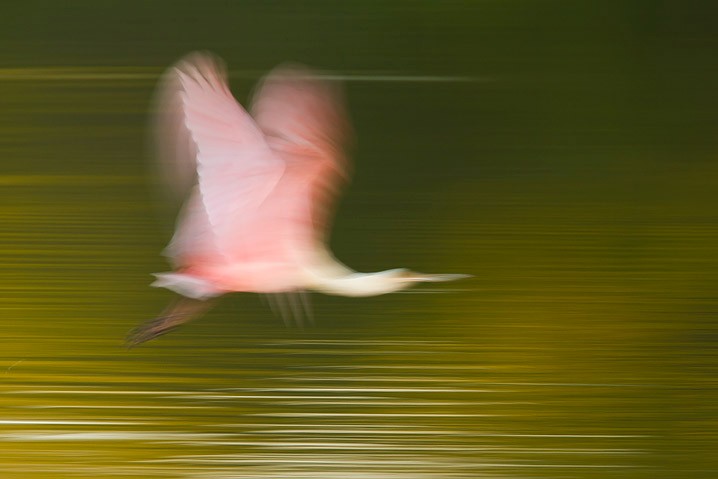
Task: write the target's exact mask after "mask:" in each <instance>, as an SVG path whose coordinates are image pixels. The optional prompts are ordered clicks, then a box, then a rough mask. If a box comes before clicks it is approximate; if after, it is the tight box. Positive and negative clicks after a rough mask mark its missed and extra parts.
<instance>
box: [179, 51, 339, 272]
mask: <svg viewBox="0 0 718 479" xmlns="http://www.w3.org/2000/svg"><path fill="white" fill-rule="evenodd" d="M174 75H175V76H176V81H174V82H173V83H172V84H173V85H175V88H176V90H175V94H176V95H178V96H179V97H180V99H181V117H182V119H183V126H184V128H186V131H187V133H188V136H189V138H191V140H192V143H193V145H194V149H195V151H196V155H195V162H196V171H197V180H196V181H197V183H196V186H195V187H194V189H193V194H192V195H191V196H190V198H189V200H188V201H187V203H186V204H185V207H184V211H183V213H182V216H181V219H180V222H179V225H178V227H177V231H176V233H175V236H174V238H173V240H172V242H171V243H170V246H169V247H168V255H169V256H170V257H172V258H174V262H175V263H176V265H178V266H191V265H193V264H197V262H198V261H200V262H208V263H244V264H250V263H265V264H270V263H271V264H273V265H277V266H279V267H280V268H286V267H289V266H290V265H292V266H295V267H296V266H299V264H300V263H301V262H302V261H305V260H307V256H308V255H314V256H317V255H321V256H322V259H326V258H327V254H326V252H325V250H324V249H323V240H324V238H325V233H324V231H325V229H326V225H327V223H328V217H329V212H330V209H331V208H330V207H329V205H330V203H332V201H331V200H332V199H333V197H334V195H335V194H336V192H337V189H338V186H339V183H340V179H341V178H345V177H346V176H347V162H346V160H345V159H344V156H343V154H342V151H341V150H342V146H343V142H344V141H345V138H346V137H347V136H348V130H349V128H348V126H347V125H348V123H347V121H346V116H345V115H344V111H343V109H342V103H341V102H340V101H339V92H338V91H336V89H335V88H334V87H333V86H331V85H329V84H327V83H326V82H322V81H320V80H319V79H317V78H316V77H315V76H313V75H312V74H311V73H310V72H309V71H308V70H306V69H303V68H300V67H283V68H280V69H277V70H275V71H273V72H272V73H270V74H269V75H268V76H267V77H266V78H265V79H264V81H263V82H262V84H261V86H260V88H259V89H258V91H257V93H256V94H255V96H254V101H253V105H252V112H253V113H254V115H255V119H254V120H253V119H252V117H250V115H249V114H248V113H247V112H246V111H245V110H244V109H243V108H242V107H241V106H240V105H239V103H237V101H236V100H235V99H234V97H233V96H232V94H231V92H230V91H229V87H228V85H227V80H226V76H225V74H224V70H223V69H222V67H221V66H220V64H219V62H218V61H217V60H216V59H214V58H213V57H211V56H208V55H206V54H194V55H192V56H190V57H187V58H186V59H185V60H183V61H181V62H180V63H179V64H178V65H177V66H176V67H175V68H174ZM281 265H284V266H281ZM275 271H280V270H275ZM282 271H286V270H282Z"/></svg>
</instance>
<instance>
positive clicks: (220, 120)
mask: <svg viewBox="0 0 718 479" xmlns="http://www.w3.org/2000/svg"><path fill="white" fill-rule="evenodd" d="M167 77H168V78H167V79H165V81H164V86H163V87H164V88H165V89H167V90H166V91H165V92H164V93H163V95H164V96H165V97H166V98H168V100H166V101H167V102H168V104H170V105H175V104H178V105H179V111H178V113H177V114H178V115H179V118H180V119H181V124H182V125H181V126H182V128H183V129H184V130H185V131H186V134H187V137H188V138H189V139H190V140H191V148H190V150H183V152H185V153H187V152H189V153H192V152H194V158H193V160H194V161H193V162H194V168H195V169H196V185H195V187H194V189H193V190H192V194H191V196H190V198H189V199H188V201H187V202H186V204H185V206H184V209H183V212H182V213H181V217H180V221H179V224H178V227H177V231H176V233H175V236H174V238H173V240H172V242H171V243H170V246H169V247H168V250H167V253H168V255H169V256H170V257H172V258H173V259H174V260H175V262H176V263H177V264H178V265H186V264H187V263H191V262H196V261H198V260H199V259H201V260H204V261H222V262H227V261H237V260H238V259H239V258H238V255H240V256H247V255H249V256H251V254H250V253H251V252H248V251H247V250H248V249H250V248H251V246H250V245H248V244H247V242H248V241H252V242H253V241H254V239H258V237H257V235H258V233H257V231H256V228H254V227H253V223H256V221H257V215H258V214H259V213H258V212H259V209H260V205H262V203H263V202H264V201H265V200H266V199H267V197H268V196H269V195H270V194H272V192H273V190H274V189H275V187H276V186H277V183H278V182H279V180H280V178H281V177H282V175H283V173H284V169H285V167H284V162H283V161H282V160H281V159H279V158H278V157H277V156H276V155H275V154H274V153H273V152H272V150H271V149H270V148H269V146H268V145H267V143H266V141H265V139H264V135H263V134H262V132H261V131H260V130H259V128H258V127H257V125H256V124H255V123H254V121H253V120H252V118H251V117H250V116H249V114H248V113H247V112H246V111H245V110H244V108H242V106H241V105H240V104H239V103H238V102H237V101H236V100H235V99H234V97H233V96H232V93H231V92H230V90H229V87H228V85H227V79H226V74H225V71H224V68H223V66H222V65H221V63H220V61H219V60H218V59H216V58H214V57H213V56H211V55H209V54H204V53H194V54H191V55H189V56H187V57H185V58H184V59H183V60H181V61H180V62H179V63H178V64H177V65H176V66H175V67H174V68H172V70H171V73H170V74H168V76H167ZM161 140H162V138H160V141H161ZM183 158H184V157H183ZM183 158H180V161H181V162H182V164H180V165H177V166H178V168H182V167H186V166H187V164H186V159H183ZM198 256H199V259H198V258H197V257H198Z"/></svg>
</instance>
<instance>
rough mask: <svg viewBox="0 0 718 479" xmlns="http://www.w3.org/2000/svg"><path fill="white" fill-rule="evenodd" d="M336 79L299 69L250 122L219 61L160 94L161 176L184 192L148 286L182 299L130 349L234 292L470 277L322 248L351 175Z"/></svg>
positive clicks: (195, 57)
mask: <svg viewBox="0 0 718 479" xmlns="http://www.w3.org/2000/svg"><path fill="white" fill-rule="evenodd" d="M340 96H341V95H340V92H339V90H338V88H337V86H336V84H335V83H329V82H327V81H323V80H322V79H321V78H320V77H318V76H316V75H314V74H313V73H312V72H311V71H310V70H308V69H307V68H305V67H301V66H280V67H278V68H277V69H275V70H274V71H272V72H271V73H269V75H267V77H266V78H264V80H263V81H262V82H261V84H260V85H259V87H258V88H257V91H256V93H255V94H254V98H253V100H252V104H251V116H250V114H249V113H247V111H245V110H244V108H242V106H241V105H240V104H239V103H238V102H237V101H236V100H235V99H234V97H233V96H232V93H231V92H230V90H229V86H228V84H227V75H226V73H225V70H224V67H223V64H222V63H221V61H220V60H218V59H217V58H216V57H214V56H212V55H210V54H207V53H193V54H190V55H188V56H187V57H185V58H184V59H182V60H181V61H179V62H178V63H177V64H176V65H175V66H173V67H172V68H170V69H169V70H168V71H167V72H166V73H165V75H164V76H163V78H162V80H161V82H160V86H159V88H158V95H157V98H158V113H157V123H156V125H155V126H156V136H157V142H158V144H157V146H158V149H159V154H158V157H159V161H160V167H162V168H163V170H164V174H163V177H164V179H165V180H167V181H168V183H169V185H170V186H171V187H172V189H173V190H174V192H175V194H177V195H179V196H187V197H188V199H187V200H186V201H185V203H184V205H183V207H182V210H181V212H180V215H179V219H178V222H177V227H176V231H175V233H174V236H173V238H172V240H171V242H170V244H169V246H168V247H167V249H166V250H165V255H166V256H167V257H168V258H169V259H170V261H171V263H172V265H173V267H174V271H173V272H170V273H159V274H156V275H155V276H156V278H157V280H156V281H155V282H154V283H153V284H152V285H153V286H156V287H163V288H168V289H170V290H173V291H175V292H177V293H179V294H180V295H181V297H180V299H178V300H176V301H175V302H173V304H171V305H170V306H169V307H168V308H167V309H166V310H165V311H164V312H163V313H162V314H161V315H160V316H159V317H158V318H156V319H154V320H151V321H148V322H146V323H144V324H142V325H140V326H139V327H138V328H137V329H135V330H134V331H132V332H131V333H130V336H129V337H128V345H129V346H134V345H137V344H140V343H143V342H145V341H148V340H150V339H153V338H155V337H157V336H159V335H161V334H164V333H166V332H168V331H170V330H171V329H173V328H175V327H176V326H178V325H180V324H182V323H185V322H187V321H189V320H191V319H192V318H193V317H195V316H197V315H199V314H200V313H202V312H203V311H204V310H205V309H207V307H208V306H209V304H210V303H211V301H209V300H210V299H211V298H214V297H217V296H220V295H222V294H225V293H229V292H235V291H238V292H241V291H244V292H256V293H288V292H303V291H318V292H321V293H325V294H333V295H343V296H373V295H380V294H385V293H391V292H393V291H398V290H401V289H404V288H407V287H409V286H410V285H412V284H413V283H417V282H426V281H450V280H454V279H459V278H461V277H464V276H465V275H446V274H438V275H437V274H422V273H416V272H413V271H409V270H406V269H391V270H388V271H380V272H377V273H358V272H356V271H353V270H352V269H350V268H348V267H347V266H345V265H344V264H342V263H340V262H339V261H338V260H337V259H335V258H334V256H333V255H332V254H331V252H330V251H329V250H328V249H327V246H326V244H325V235H326V229H327V224H328V220H329V216H330V205H331V203H332V200H333V197H334V196H335V194H336V192H337V190H338V187H339V186H340V185H341V183H342V182H343V181H344V180H346V179H347V177H348V164H347V160H346V158H345V156H344V154H343V151H342V147H343V144H344V143H345V141H346V140H347V137H348V136H349V130H350V127H349V124H348V121H347V118H346V115H345V112H344V107H343V103H342V101H341V98H340Z"/></svg>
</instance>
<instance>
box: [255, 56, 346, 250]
mask: <svg viewBox="0 0 718 479" xmlns="http://www.w3.org/2000/svg"><path fill="white" fill-rule="evenodd" d="M251 112H252V116H253V117H254V119H255V121H256V122H257V125H259V128H260V129H261V130H262V132H263V133H264V134H265V136H266V138H267V142H268V144H269V145H270V147H271V148H272V150H273V151H274V152H275V153H276V154H277V155H278V156H279V157H281V158H282V159H283V160H284V161H285V162H286V165H287V170H286V173H285V176H284V178H283V179H282V181H281V183H280V187H281V191H282V193H286V197H285V201H284V202H283V203H284V204H283V205H282V208H283V210H284V217H285V218H287V219H290V220H291V223H292V224H293V225H294V230H293V234H294V235H295V236H296V237H297V239H298V240H299V241H301V244H315V245H321V244H322V243H323V241H324V240H325V236H326V232H327V226H328V222H329V221H328V220H329V218H330V216H331V212H332V210H333V203H334V199H335V197H336V194H337V193H338V190H339V188H340V186H341V185H342V183H343V182H344V181H346V180H347V179H348V177H349V165H348V161H347V159H346V157H345V155H344V147H345V144H346V143H347V141H348V139H349V137H350V130H351V128H350V126H349V122H348V119H347V114H346V111H345V108H344V102H343V98H342V92H341V90H340V88H339V86H338V85H337V84H336V83H331V82H328V81H325V80H322V79H320V78H319V77H318V76H317V75H316V74H314V73H313V72H312V71H311V70H309V69H308V68H306V67H303V66H299V65H284V66H280V67H278V68H276V69H275V70H273V71H272V72H270V73H269V75H267V76H266V77H265V78H264V80H263V81H262V82H261V84H260V85H259V87H258V88H257V91H256V93H255V95H254V98H253V101H252V107H251ZM277 199H278V200H280V201H281V200H282V198H281V197H279V196H278V197H277ZM306 241H309V243H305V242H306Z"/></svg>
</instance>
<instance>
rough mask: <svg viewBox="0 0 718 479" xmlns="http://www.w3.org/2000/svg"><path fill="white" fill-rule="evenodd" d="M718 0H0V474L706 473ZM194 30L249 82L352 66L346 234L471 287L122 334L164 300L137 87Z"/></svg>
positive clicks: (183, 478)
mask: <svg viewBox="0 0 718 479" xmlns="http://www.w3.org/2000/svg"><path fill="white" fill-rule="evenodd" d="M717 14H718V2H702V1H692V0H665V1H661V2H651V1H645V0H621V1H581V2H576V1H569V0H545V1H535V0H512V1H501V0H482V1H469V0H445V1H434V0H413V1H410V2H409V1H404V0H382V1H377V2H367V1H365V0H342V1H335V0H311V1H306V2H296V1H291V0H273V1H261V2H260V1H249V0H245V1H227V0H205V1H203V2H201V4H200V2H188V1H183V0H173V1H172V2H170V1H169V0H155V1H152V2H111V1H103V2H101V1H96V0H64V1H61V2H59V1H51V0H34V1H17V2H4V3H3V4H2V9H1V13H0V32H2V33H0V37H1V38H2V41H0V69H1V70H2V74H1V75H0V112H1V113H2V114H0V158H2V161H1V162H0V164H1V165H2V169H1V170H0V224H1V225H2V226H1V227H0V340H1V347H0V420H2V421H3V423H2V424H0V446H1V447H0V478H1V479H88V478H103V479H105V478H117V479H250V478H251V479H682V478H687V479H715V478H716V477H718V455H717V454H716V451H718V428H716V418H717V417H718V388H717V387H716V386H717V383H716V378H717V377H718V354H716V344H718V322H717V321H716V311H718V293H717V292H718V250H717V248H716V245H718V194H717V191H718V188H716V181H717V180H716V179H717V178H718V128H717V127H716V125H718V95H717V94H716V92H717V89H718V68H716V59H717V58H718V29H717V28H716V21H715V19H716V18H718V15H717ZM194 49H209V50H211V51H214V52H216V53H217V54H219V55H221V56H222V57H223V58H224V59H225V60H226V61H227V63H228V65H230V66H231V68H232V70H231V71H230V72H229V73H230V79H231V85H232V89H233V90H232V92H233V96H235V97H236V98H237V99H238V100H239V101H241V102H242V103H243V104H247V101H246V100H247V99H249V98H251V96H252V88H253V86H254V85H255V84H256V82H257V81H258V80H259V79H260V78H261V76H262V75H264V74H266V72H268V71H270V69H271V68H273V67H274V66H275V65H277V64H280V63H282V62H284V61H287V60H290V59H291V60H295V61H298V62H301V63H303V64H307V65H312V66H313V67H316V68H317V69H321V70H326V71H330V72H336V75H337V76H339V77H341V78H342V79H343V81H344V82H345V84H344V89H345V95H346V101H347V104H348V105H350V116H351V120H352V124H353V125H354V129H355V131H356V138H357V141H356V144H355V145H354V146H353V147H352V148H350V149H349V151H348V153H349V154H350V155H351V157H352V158H353V160H354V162H355V164H356V169H355V171H354V176H353V178H352V181H351V183H350V184H349V185H348V186H347V187H346V188H345V190H344V191H343V193H342V195H341V198H340V200H339V201H338V203H337V214H336V220H335V226H334V228H333V234H332V238H331V241H330V243H329V246H330V247H331V250H332V251H333V252H334V253H336V255H337V257H338V258H341V259H342V260H345V261H346V263H347V264H349V265H351V266H352V267H354V268H356V269H358V270H361V271H375V270H380V269H385V268H389V267H392V266H393V265H395V264H397V265H406V266H407V267H410V268H412V269H417V270H419V271H438V272H441V271H449V272H452V271H456V272H465V273H471V274H474V276H475V277H474V278H473V279H472V280H471V281H465V282H461V283H453V284H446V285H436V289H440V288H441V287H442V286H447V287H448V288H451V289H453V287H456V289H462V290H464V291H457V292H451V293H446V294H424V295H411V294H406V295H389V296H379V297H373V298H360V299H353V298H335V297H330V296H324V295H319V294H316V295H312V303H313V311H314V313H313V317H314V322H315V326H314V327H311V328H306V329H305V330H299V329H297V328H285V327H284V325H283V324H282V321H281V319H279V318H276V317H274V316H273V315H272V314H271V312H270V311H269V310H268V307H267V306H266V305H263V304H262V303H261V302H260V300H259V298H257V297H255V296H254V295H249V294H247V295H240V294H237V295H227V297H225V298H223V299H222V301H220V302H219V304H217V306H216V307H215V309H214V310H213V311H210V312H208V313H207V314H206V315H205V316H204V317H203V318H202V321H201V322H200V321H198V322H196V323H194V324H192V323H190V324H188V325H187V326H186V327H185V328H184V330H183V331H182V332H181V334H173V335H168V336H166V337H164V338H162V340H161V341H156V342H154V343H150V344H149V345H148V347H146V348H137V349H136V350H133V351H131V352H128V351H126V350H125V349H124V348H123V344H122V341H121V338H122V337H123V336H124V334H125V333H126V331H127V330H128V329H130V328H131V327H132V326H133V325H135V324H137V323H138V322H140V321H142V320H144V319H147V318H148V317H149V315H151V314H152V313H153V312H158V311H160V310H161V308H162V307H163V306H164V304H165V303H166V302H167V301H168V300H169V298H170V294H169V293H166V292H165V291H161V290H156V289H152V288H148V287H147V283H148V281H150V280H151V278H150V277H149V276H148V273H149V272H152V271H162V270H163V269H166V268H167V265H166V263H165V261H164V260H163V258H161V257H160V256H159V254H158V253H159V252H160V251H161V250H162V249H163V248H164V247H165V246H166V243H167V240H168V239H169V238H170V237H171V235H172V231H173V229H174V226H175V225H174V217H173V216H169V215H163V214H162V213H165V212H164V211H161V212H158V211H157V205H158V201H156V200H157V198H156V197H155V192H156V191H157V185H156V184H155V183H154V182H153V181H152V172H151V171H148V170H149V169H148V165H149V164H151V156H150V155H149V151H148V150H149V149H150V148H149V145H148V143H149V139H148V138H147V126H148V125H147V118H148V105H149V104H151V101H152V95H153V91H154V88H155V84H156V82H157V79H158V78H159V76H160V75H161V73H162V71H164V70H165V68H167V66H168V65H171V64H172V62H174V61H175V60H176V59H177V58H179V57H180V56H181V55H183V54H185V53H186V52H188V51H191V50H194ZM13 72H14V73H13ZM13 75H14V76H13ZM401 77H417V78H418V77H421V78H432V77H441V78H452V79H454V78H456V79H458V78H471V79H473V80H475V81H409V78H404V79H399V78H401ZM354 78H356V81H354V80H353V79H354ZM369 78H373V79H376V81H364V79H367V80H368V79H369ZM380 78H383V79H384V80H386V81H379V79H380ZM389 79H396V81H388V80H389ZM484 80H485V81H484ZM331 81H334V80H331ZM158 213H159V214H158ZM427 286H429V285H427ZM422 289H423V288H422ZM432 289H433V288H432ZM417 290H418V289H417ZM317 414H323V416H317Z"/></svg>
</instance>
